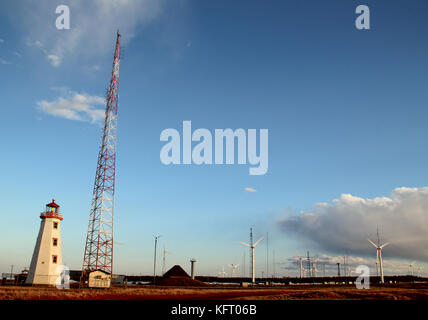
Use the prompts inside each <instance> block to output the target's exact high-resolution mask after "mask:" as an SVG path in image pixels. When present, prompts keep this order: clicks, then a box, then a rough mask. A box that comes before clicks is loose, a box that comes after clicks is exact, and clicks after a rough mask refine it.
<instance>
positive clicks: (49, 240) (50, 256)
mask: <svg viewBox="0 0 428 320" xmlns="http://www.w3.org/2000/svg"><path fill="white" fill-rule="evenodd" d="M40 218H41V219H42V221H41V223H40V230H39V235H38V237H37V242H36V246H35V248H34V253H33V258H32V259H31V265H30V271H29V272H28V277H27V280H26V283H27V284H39V285H55V284H56V280H57V278H58V276H59V272H57V267H58V266H61V265H62V254H61V228H60V224H61V221H62V214H60V213H59V205H58V204H56V203H55V200H54V199H52V202H51V203H48V204H47V205H46V210H45V212H42V213H41V214H40Z"/></svg>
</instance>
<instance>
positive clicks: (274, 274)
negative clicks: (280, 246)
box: [272, 250, 276, 278]
mask: <svg viewBox="0 0 428 320" xmlns="http://www.w3.org/2000/svg"><path fill="white" fill-rule="evenodd" d="M272 254H273V278H275V277H276V270H275V250H273V252H272Z"/></svg>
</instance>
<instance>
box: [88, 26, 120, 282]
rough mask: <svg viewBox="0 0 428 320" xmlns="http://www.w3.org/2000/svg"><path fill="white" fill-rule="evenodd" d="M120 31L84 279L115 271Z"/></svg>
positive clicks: (107, 100)
mask: <svg viewBox="0 0 428 320" xmlns="http://www.w3.org/2000/svg"><path fill="white" fill-rule="evenodd" d="M119 62H120V33H119V30H118V31H117V40H116V49H115V52H114V59H113V70H112V73H111V79H110V86H109V89H108V92H107V98H106V112H105V119H104V127H103V132H102V138H101V144H100V150H99V155H98V162H97V171H96V175H95V184H94V190H93V195H92V204H91V211H90V214H89V226H88V234H87V237H86V245H85V255H84V258H83V267H82V281H85V279H87V277H88V275H89V272H91V271H94V270H101V271H103V272H104V273H106V274H109V275H110V276H111V275H112V274H113V211H114V186H115V168H116V128H117V107H118V98H119V92H118V91H119Z"/></svg>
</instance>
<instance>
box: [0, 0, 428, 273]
mask: <svg viewBox="0 0 428 320" xmlns="http://www.w3.org/2000/svg"><path fill="white" fill-rule="evenodd" d="M61 4H65V5H68V6H69V8H70V27H71V29H70V30H58V29H56V27H55V21H56V18H57V16H58V14H56V13H55V9H56V7H57V6H58V5H61ZM359 4H365V5H367V6H368V7H369V8H370V13H371V18H370V27H371V28H370V30H358V29H357V28H356V27H355V20H356V18H357V15H356V14H355V9H356V7H357V6H358V5H359ZM427 12H428V4H427V3H426V1H423V0H414V1H411V2H408V1H404V0H395V1H386V0H376V1H372V0H367V1H365V2H364V3H358V1H357V2H356V1H351V0H346V1H344V0H340V1H339V0H327V1H315V0H313V1H309V0H308V1H298V0H290V1H279V0H278V1H276V0H269V1H256V0H251V1H242V0H236V1H223V0H221V1H208V0H203V1H191V0H180V1H165V0H144V1H143V0H141V1H132V0H120V1H119V0H116V1H103V0H91V1H83V0H74V1H67V0H61V1H43V2H42V3H40V2H39V1H30V0H28V1H27V0H19V1H12V0H5V1H2V2H1V3H0V74H1V79H2V80H1V86H0V97H1V103H0V108H1V111H2V116H1V117H0V137H1V138H0V139H1V140H0V141H1V143H2V145H3V152H2V156H1V157H0V165H1V168H2V175H1V179H0V195H1V196H0V198H1V199H2V208H1V209H0V221H1V222H0V240H1V242H0V243H1V244H0V272H8V271H9V270H10V266H11V265H14V268H15V270H20V269H22V268H24V267H27V266H28V265H29V264H30V260H31V255H32V252H33V249H34V245H35V241H36V237H37V233H38V228H39V225H40V218H39V214H40V212H41V211H43V210H44V206H45V204H47V203H49V202H50V201H51V199H52V198H55V200H56V202H57V203H59V204H60V206H61V211H62V213H63V215H64V220H63V221H62V243H63V247H62V250H63V262H64V263H65V264H66V265H68V266H69V267H70V268H71V269H80V268H81V265H82V260H83V253H84V243H85V237H86V232H87V225H88V224H87V222H88V218H89V210H90V204H91V197H92V188H93V183H94V177H95V169H96V161H97V155H98V149H99V141H100V138H101V130H102V123H103V116H104V108H105V103H104V95H105V91H106V88H107V86H108V83H109V78H110V74H111V68H112V59H113V53H114V44H115V40H116V39H115V37H116V30H117V29H118V28H119V29H120V31H121V34H122V57H121V62H120V85H119V108H118V113H119V115H118V135H117V168H116V198H115V213H114V215H115V216H114V238H115V241H117V242H118V243H117V244H116V245H115V247H114V270H115V273H126V274H140V273H141V274H151V273H152V272H153V269H152V268H153V251H154V239H153V235H161V237H160V239H159V247H158V249H159V250H158V252H159V257H158V261H162V255H161V252H162V250H163V246H165V248H166V250H167V251H169V252H170V254H168V255H167V256H166V268H169V267H171V266H173V265H175V264H180V265H182V266H183V267H184V269H185V270H187V271H189V269H190V262H189V260H190V259H191V258H195V259H196V260H197V273H199V274H204V275H217V274H218V272H220V271H221V269H222V267H223V266H224V267H225V270H226V272H228V273H230V268H229V267H228V266H229V264H232V263H233V264H240V267H238V269H237V271H236V272H237V274H238V275H240V274H242V267H243V264H244V261H245V265H246V274H247V275H248V267H249V263H248V258H249V251H248V249H247V248H246V247H244V246H242V245H241V244H240V243H239V241H244V242H248V241H249V230H250V228H253V231H254V237H255V238H256V239H258V238H259V237H262V236H263V237H264V239H263V240H262V242H261V243H260V244H259V246H258V247H257V249H256V274H257V276H260V275H261V272H264V274H267V273H268V274H272V273H273V263H274V261H273V257H275V273H276V275H281V276H286V275H287V276H294V275H297V274H298V268H297V261H298V260H297V256H298V255H302V256H303V255H306V252H307V251H308V250H309V251H310V255H311V256H313V257H314V258H315V259H319V261H321V262H326V263H327V264H328V265H327V270H330V269H329V268H330V267H331V272H334V268H335V261H336V260H338V261H342V260H340V259H342V258H341V257H343V256H344V255H348V257H349V258H348V263H349V264H350V265H352V264H353V267H355V266H357V265H359V264H367V265H369V266H370V268H372V273H375V270H374V261H375V249H374V247H373V246H371V244H370V243H369V242H368V241H367V238H371V239H372V240H374V241H375V240H376V229H377V228H379V232H380V236H381V242H386V241H387V242H390V244H389V246H387V247H386V248H385V249H384V251H383V257H384V261H385V272H386V274H406V273H408V265H409V264H410V263H412V262H413V261H415V266H416V267H415V268H419V267H424V268H425V271H422V272H427V271H428V265H427V264H426V263H425V262H426V261H427V258H428V250H427V248H428V238H427V234H428V187H427V186H428V184H427V181H428V170H427V163H428V148H427V143H426V137H427V136H428V126H427V125H426V124H427V118H428V111H427V101H428V90H427V87H428V78H427V77H426V75H427V74H428V64H427V63H426V61H427V57H428V40H427V37H426V33H427V31H428V20H427V19H426V16H427ZM183 121H191V122H192V129H193V130H196V129H198V128H206V129H208V130H210V132H212V133H214V130H215V129H226V128H231V129H233V130H235V129H238V128H243V129H244V130H246V131H247V130H249V129H257V130H260V129H268V130H269V140H268V141H269V145H268V150H269V152H268V155H269V158H268V159H269V168H268V171H267V172H266V174H265V175H258V176H255V175H249V171H248V169H249V165H248V164H247V165H242V164H237V163H236V164H233V165H196V164H191V165H164V164H163V163H162V162H161V161H160V150H161V148H162V147H163V146H164V145H165V142H162V141H160V134H161V132H162V131H163V130H164V129H167V128H174V129H176V130H178V132H180V133H181V132H182V124H183ZM247 132H248V131H247ZM193 146H195V143H194V144H193ZM267 233H268V237H267ZM267 238H268V241H267ZM274 252H275V253H274ZM268 255H269V271H268V270H267V263H266V261H267V256H268ZM321 262H320V263H321ZM161 268H162V262H160V263H159V264H158V271H157V272H158V273H159V272H161Z"/></svg>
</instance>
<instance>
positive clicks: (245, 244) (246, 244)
mask: <svg viewBox="0 0 428 320" xmlns="http://www.w3.org/2000/svg"><path fill="white" fill-rule="evenodd" d="M239 243H240V244H243V245H244V246H247V247H251V246H250V245H249V244H248V243H244V242H241V241H239Z"/></svg>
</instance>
